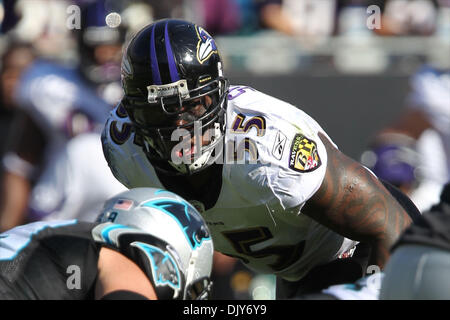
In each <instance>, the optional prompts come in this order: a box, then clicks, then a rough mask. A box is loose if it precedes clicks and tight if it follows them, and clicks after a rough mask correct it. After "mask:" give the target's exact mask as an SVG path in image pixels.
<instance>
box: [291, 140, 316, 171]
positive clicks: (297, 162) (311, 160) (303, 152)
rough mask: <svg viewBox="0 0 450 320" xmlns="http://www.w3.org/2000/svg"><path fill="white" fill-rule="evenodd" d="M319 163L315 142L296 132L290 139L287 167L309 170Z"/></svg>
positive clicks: (296, 169)
mask: <svg viewBox="0 0 450 320" xmlns="http://www.w3.org/2000/svg"><path fill="white" fill-rule="evenodd" d="M321 164H322V162H321V161H320V157H319V152H318V150H317V144H316V143H315V142H314V141H313V140H310V139H308V138H307V137H305V136H304V135H302V134H296V135H295V137H294V139H293V140H292V145H291V152H290V156H289V168H291V169H293V170H295V171H298V172H310V171H313V170H316V169H317V168H318V167H320V165H321Z"/></svg>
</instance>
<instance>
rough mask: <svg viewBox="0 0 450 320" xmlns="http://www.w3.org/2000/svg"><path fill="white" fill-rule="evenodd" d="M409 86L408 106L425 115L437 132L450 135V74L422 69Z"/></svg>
mask: <svg viewBox="0 0 450 320" xmlns="http://www.w3.org/2000/svg"><path fill="white" fill-rule="evenodd" d="M410 85H411V92H410V93H409V95H408V97H407V103H408V106H409V107H410V108H413V109H418V110H421V111H422V112H423V113H425V114H426V115H427V117H428V119H429V120H430V121H431V123H432V125H433V127H434V128H436V129H437V130H438V131H440V132H443V133H446V134H450V105H449V104H450V73H449V72H438V71H436V70H433V69H431V68H428V67H426V68H422V69H421V70H420V71H419V72H418V73H416V74H415V75H414V76H413V77H412V78H411V81H410Z"/></svg>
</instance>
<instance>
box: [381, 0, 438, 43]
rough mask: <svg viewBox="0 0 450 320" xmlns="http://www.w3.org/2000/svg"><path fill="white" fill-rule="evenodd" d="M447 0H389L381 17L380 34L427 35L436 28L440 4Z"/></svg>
mask: <svg viewBox="0 0 450 320" xmlns="http://www.w3.org/2000/svg"><path fill="white" fill-rule="evenodd" d="M445 2H446V0H444V1H440V0H387V1H386V3H385V6H384V10H383V15H382V19H381V29H379V30H376V31H377V33H378V34H380V35H393V36H405V35H420V36H427V35H431V34H433V33H434V31H435V30H436V20H437V19H436V17H437V13H438V5H441V4H442V5H444V4H445Z"/></svg>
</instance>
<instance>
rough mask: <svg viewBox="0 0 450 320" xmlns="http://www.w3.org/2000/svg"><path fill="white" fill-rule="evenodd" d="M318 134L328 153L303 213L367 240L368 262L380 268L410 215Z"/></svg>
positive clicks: (351, 236) (358, 167)
mask: <svg viewBox="0 0 450 320" xmlns="http://www.w3.org/2000/svg"><path fill="white" fill-rule="evenodd" d="M319 135H320V138H321V140H322V141H323V143H324V145H325V147H326V150H327V154H328V165H327V171H326V174H325V178H324V181H323V182H322V185H321V187H320V189H319V190H318V191H317V192H316V194H315V195H314V196H313V197H312V198H311V199H310V200H309V201H308V202H307V203H306V204H305V207H304V209H303V212H304V213H305V214H306V215H308V216H309V217H311V218H313V219H315V220H316V221H318V222H320V223H322V224H323V225H325V226H327V227H328V228H330V229H332V230H333V231H335V232H337V233H339V234H341V235H343V236H345V237H347V238H350V239H354V240H357V241H364V242H368V243H370V244H371V245H372V253H371V258H370V261H369V262H370V263H371V264H376V265H378V266H380V267H381V268H382V267H383V266H384V264H385V263H386V261H387V259H388V257H389V249H390V247H391V246H392V245H393V244H394V242H395V241H396V239H397V238H398V236H399V235H400V234H401V233H402V231H403V230H405V229H406V228H407V227H408V226H409V225H410V224H411V222H412V221H411V218H410V217H409V216H408V214H407V213H406V211H405V210H404V209H403V207H402V206H401V205H400V204H399V203H398V202H397V201H396V200H395V198H394V197H393V196H392V195H391V194H390V193H389V191H388V190H387V189H386V188H385V187H384V186H383V184H382V183H381V182H380V181H379V180H378V179H377V178H376V177H375V176H374V175H372V174H371V173H370V172H369V171H368V170H367V169H365V168H364V167H363V166H361V165H360V164H359V163H358V162H356V161H354V160H352V159H350V158H348V157H347V156H345V155H344V154H343V153H342V152H340V151H339V150H337V149H336V148H335V147H334V146H333V145H332V144H331V143H330V142H329V141H328V139H327V138H326V137H325V136H324V135H322V134H319Z"/></svg>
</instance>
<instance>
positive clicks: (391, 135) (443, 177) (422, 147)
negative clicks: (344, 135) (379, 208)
mask: <svg viewBox="0 0 450 320" xmlns="http://www.w3.org/2000/svg"><path fill="white" fill-rule="evenodd" d="M410 87H411V89H410V92H409V93H408V95H407V97H406V102H405V109H404V110H403V112H402V114H401V115H400V116H399V117H398V119H396V121H395V122H394V123H392V124H389V125H388V126H387V127H386V128H384V129H383V130H382V131H381V132H379V133H378V134H377V135H376V136H375V138H374V139H373V140H374V141H373V142H372V146H371V150H370V151H369V153H366V155H367V154H370V152H373V155H375V157H370V156H369V157H365V159H368V162H367V163H366V162H365V161H364V160H363V163H366V164H367V166H368V167H369V168H371V169H372V170H373V172H375V173H376V174H377V175H378V176H379V177H381V178H384V179H386V180H387V181H389V182H391V183H392V184H395V185H397V186H399V187H400V188H402V189H403V191H404V192H405V193H407V194H408V195H409V197H410V198H411V200H413V201H414V203H415V204H416V205H417V207H418V208H419V209H420V210H421V212H424V211H427V210H429V209H430V208H431V206H432V205H434V204H435V203H437V202H438V201H439V196H440V194H441V191H442V189H443V187H444V185H445V183H447V182H448V181H450V69H437V68H434V67H432V66H431V65H426V66H423V67H422V68H420V69H419V70H418V72H417V73H415V74H414V76H413V77H412V78H411V80H410ZM371 158H372V159H373V160H375V161H371V160H370V159H371ZM370 162H371V164H370Z"/></svg>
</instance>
